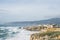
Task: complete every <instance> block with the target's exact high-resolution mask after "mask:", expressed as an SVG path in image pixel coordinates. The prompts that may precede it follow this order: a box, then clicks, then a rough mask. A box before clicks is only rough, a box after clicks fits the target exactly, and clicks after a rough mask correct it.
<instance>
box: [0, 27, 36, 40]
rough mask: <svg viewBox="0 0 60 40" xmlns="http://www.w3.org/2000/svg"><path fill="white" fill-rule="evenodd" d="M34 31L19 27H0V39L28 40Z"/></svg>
mask: <svg viewBox="0 0 60 40" xmlns="http://www.w3.org/2000/svg"><path fill="white" fill-rule="evenodd" d="M33 33H36V32H35V31H28V30H25V29H23V28H21V29H19V27H0V40H30V35H31V34H33Z"/></svg>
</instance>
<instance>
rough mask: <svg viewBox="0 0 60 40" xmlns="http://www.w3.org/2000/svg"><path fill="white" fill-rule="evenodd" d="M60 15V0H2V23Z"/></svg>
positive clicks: (0, 2)
mask: <svg viewBox="0 0 60 40" xmlns="http://www.w3.org/2000/svg"><path fill="white" fill-rule="evenodd" d="M59 16H60V0H0V23H4V22H13V21H37V20H44V19H48V18H54V17H59Z"/></svg>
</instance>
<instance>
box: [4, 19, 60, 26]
mask: <svg viewBox="0 0 60 40" xmlns="http://www.w3.org/2000/svg"><path fill="white" fill-rule="evenodd" d="M38 24H60V18H51V19H47V20H40V21H24V22H9V23H5V24H3V25H4V26H30V25H38Z"/></svg>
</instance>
